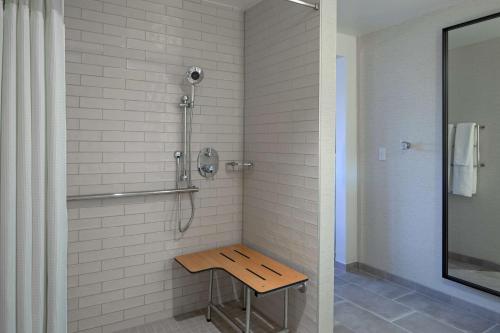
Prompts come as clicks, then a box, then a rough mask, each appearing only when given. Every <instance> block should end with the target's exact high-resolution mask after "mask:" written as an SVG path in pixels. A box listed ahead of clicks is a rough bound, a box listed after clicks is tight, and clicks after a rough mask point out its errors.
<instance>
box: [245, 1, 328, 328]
mask: <svg viewBox="0 0 500 333" xmlns="http://www.w3.org/2000/svg"><path fill="white" fill-rule="evenodd" d="M319 23H320V22H319V15H318V12H317V11H314V10H312V9H310V8H306V7H303V6H298V5H296V4H292V3H289V2H286V1H263V2H261V3H259V4H258V5H256V6H255V7H253V8H251V9H250V10H248V11H247V12H246V14H245V64H246V65H245V66H246V76H245V159H247V160H250V161H253V162H255V167H254V168H253V169H252V170H248V171H247V172H245V176H244V182H245V186H244V200H243V202H244V224H243V226H244V232H243V238H244V242H245V243H246V244H248V245H251V246H253V247H256V248H257V249H259V250H262V251H263V252H265V253H267V254H269V255H272V256H273V257H275V258H277V259H280V260H283V261H284V262H286V263H288V264H290V265H291V266H293V267H295V268H297V269H299V270H300V271H302V272H304V273H305V274H306V275H308V276H309V278H310V283H309V284H308V290H307V293H306V294H301V293H299V292H298V291H296V290H292V292H291V295H290V304H291V308H290V314H289V318H290V322H291V323H290V327H291V328H292V329H293V330H297V331H299V332H317V330H318V323H317V314H318V312H317V294H318V289H317V288H318V286H317V281H318V276H317V273H318V162H319V161H318V151H319V147H318V130H319V122H318V120H319V112H318V110H319V107H318V96H319ZM332 236H333V235H332ZM330 300H331V299H330ZM260 305H261V306H262V307H263V308H265V311H266V313H267V314H269V315H271V316H273V317H274V318H275V319H276V320H278V322H280V321H281V315H282V308H283V305H282V294H281V293H278V294H275V295H272V296H269V297H266V298H265V300H264V303H262V304H260Z"/></svg>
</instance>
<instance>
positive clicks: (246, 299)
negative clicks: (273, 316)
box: [207, 269, 289, 333]
mask: <svg viewBox="0 0 500 333" xmlns="http://www.w3.org/2000/svg"><path fill="white" fill-rule="evenodd" d="M209 272H210V273H209V274H210V275H209V276H210V277H209V282H208V283H209V285H208V307H207V321H211V320H212V310H214V311H215V312H216V313H217V314H218V315H219V316H221V317H222V319H224V320H225V321H226V322H227V323H228V324H230V325H231V326H232V327H233V328H234V329H236V330H237V331H239V332H242V333H251V331H250V319H251V314H252V306H251V300H252V289H251V288H249V287H248V286H246V285H243V310H244V311H245V326H244V328H241V327H240V326H238V325H237V324H236V323H235V322H234V321H233V320H231V319H230V318H229V316H228V315H227V314H225V313H224V311H222V310H221V309H219V307H218V306H217V305H216V304H214V302H213V286H214V270H213V269H211V270H210V271H209ZM288 289H289V288H285V289H284V290H283V291H284V304H283V310H284V313H283V329H282V330H280V331H279V332H277V333H289V330H288Z"/></svg>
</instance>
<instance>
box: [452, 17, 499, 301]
mask: <svg viewBox="0 0 500 333" xmlns="http://www.w3.org/2000/svg"><path fill="white" fill-rule="evenodd" d="M497 18H500V12H499V13H495V14H491V15H487V16H483V17H480V18H477V19H474V20H470V21H467V22H463V23H460V24H456V25H453V26H450V27H447V28H444V29H443V52H442V55H443V59H442V61H443V73H442V75H443V77H442V80H443V81H442V84H443V87H442V89H443V119H442V121H443V124H442V126H443V127H442V135H443V165H442V167H443V172H442V175H443V188H442V191H443V235H442V236H443V242H442V245H443V248H442V260H443V261H442V277H443V278H444V279H447V280H451V281H454V282H457V283H460V284H463V285H466V286H468V287H471V288H474V289H477V290H481V291H483V292H486V293H488V294H492V295H495V296H500V290H495V289H491V288H488V287H485V286H482V285H479V284H476V283H473V282H470V281H467V280H463V279H460V278H457V277H454V276H451V275H449V274H448V135H447V133H448V64H449V63H448V33H449V32H450V31H452V30H457V29H460V28H463V27H466V26H469V25H474V24H477V23H481V22H484V21H489V20H493V19H497Z"/></svg>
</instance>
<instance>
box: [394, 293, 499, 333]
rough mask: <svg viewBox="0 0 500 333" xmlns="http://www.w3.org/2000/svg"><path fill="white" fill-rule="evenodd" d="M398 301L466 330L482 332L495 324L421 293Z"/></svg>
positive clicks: (473, 332)
mask: <svg viewBox="0 0 500 333" xmlns="http://www.w3.org/2000/svg"><path fill="white" fill-rule="evenodd" d="M397 301H398V302H401V303H402V304H405V305H406V306H409V307H411V308H413V309H415V310H418V311H421V312H424V313H426V314H428V315H430V316H432V317H434V318H436V319H438V320H440V321H442V322H445V323H447V324H449V325H452V326H454V327H456V328H459V329H461V330H463V331H466V332H471V333H481V332H484V331H485V330H486V329H488V328H490V327H492V326H493V325H494V323H492V322H490V321H488V320H486V319H482V318H479V317H477V316H475V315H473V314H471V313H469V312H467V311H463V310H460V309H456V308H451V307H450V306H449V305H447V304H445V303H441V302H438V301H435V300H433V299H431V298H428V297H426V296H424V295H421V294H419V293H413V294H410V295H406V296H403V297H401V298H398V299H397Z"/></svg>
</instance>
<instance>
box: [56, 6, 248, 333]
mask: <svg viewBox="0 0 500 333" xmlns="http://www.w3.org/2000/svg"><path fill="white" fill-rule="evenodd" d="M65 2H66V6H65V16H66V17H65V20H66V39H67V40H66V49H67V58H66V71H67V104H68V108H67V111H68V119H67V126H68V194H69V195H79V194H96V193H109V192H126V191H142V190H159V189H167V188H173V187H175V180H174V177H175V161H174V158H173V153H174V151H175V150H180V149H181V133H182V131H181V120H182V113H181V110H180V109H179V107H178V105H177V104H178V103H179V101H180V98H181V96H182V95H184V94H188V93H189V92H190V90H189V87H188V86H186V85H185V84H184V81H183V76H184V73H185V71H186V69H187V67H189V66H191V65H199V66H201V67H203V68H204V69H205V71H206V73H205V79H204V81H203V82H202V84H201V85H200V86H199V88H198V89H197V93H198V96H199V97H198V99H197V106H196V108H195V111H194V118H193V119H194V123H193V139H192V142H193V149H192V150H193V161H194V162H193V170H194V171H193V177H194V178H193V182H194V185H196V186H199V187H200V192H199V193H198V194H195V206H196V217H195V220H194V222H193V225H192V227H191V229H190V230H189V231H188V232H187V233H186V234H185V235H184V236H181V235H180V234H179V233H178V232H176V223H175V217H176V213H175V207H176V202H175V197H173V196H162V197H160V196H159V197H138V198H128V199H117V200H104V201H88V202H72V203H70V205H69V217H70V221H69V229H70V231H69V238H70V244H69V273H68V275H69V276H68V284H69V286H68V287H69V289H68V297H69V331H70V332H81V333H83V332H85V333H91V332H92V333H106V332H114V331H118V330H121V329H125V328H128V327H132V326H137V325H141V324H143V323H145V322H150V321H154V320H158V319H163V318H167V317H171V316H172V315H174V314H176V313H181V312H186V311H190V310H193V309H198V308H200V307H203V306H204V305H205V303H206V297H207V289H208V288H207V287H208V285H207V283H206V281H207V277H206V275H203V274H201V275H190V274H188V273H187V272H186V271H185V270H184V269H182V268H180V267H179V266H178V265H177V264H175V263H174V261H173V258H174V256H176V255H178V254H181V253H186V252H192V251H196V250H200V249H205V248H210V247H215V246H222V245H226V244H231V243H237V242H240V241H241V234H242V181H243V180H242V175H241V173H233V172H229V171H226V170H225V168H224V163H225V162H226V161H230V160H241V159H242V158H243V67H244V64H243V23H244V22H243V13H242V12H240V11H236V10H233V9H231V8H227V7H218V6H216V5H211V4H208V3H207V2H201V1H200V0H193V1H187V0H147V1H141V0H66V1H65ZM203 147H214V148H215V149H217V150H218V151H219V153H220V157H221V168H220V173H219V174H218V175H217V177H216V179H215V180H213V181H207V180H205V179H201V177H200V176H199V175H198V173H197V172H196V167H195V161H196V157H197V152H198V151H199V150H200V149H201V148H203ZM185 199H186V198H185ZM188 216H189V206H188V203H187V200H184V202H183V211H182V217H183V219H184V223H185V222H186V219H187V217H188ZM218 275H219V276H222V274H221V273H219V274H218ZM219 283H220V284H221V285H223V284H224V285H226V288H223V289H222V290H223V291H231V292H232V290H233V289H232V288H231V285H230V284H231V280H229V279H227V278H224V279H220V281H219ZM222 297H224V294H223V295H222Z"/></svg>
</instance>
